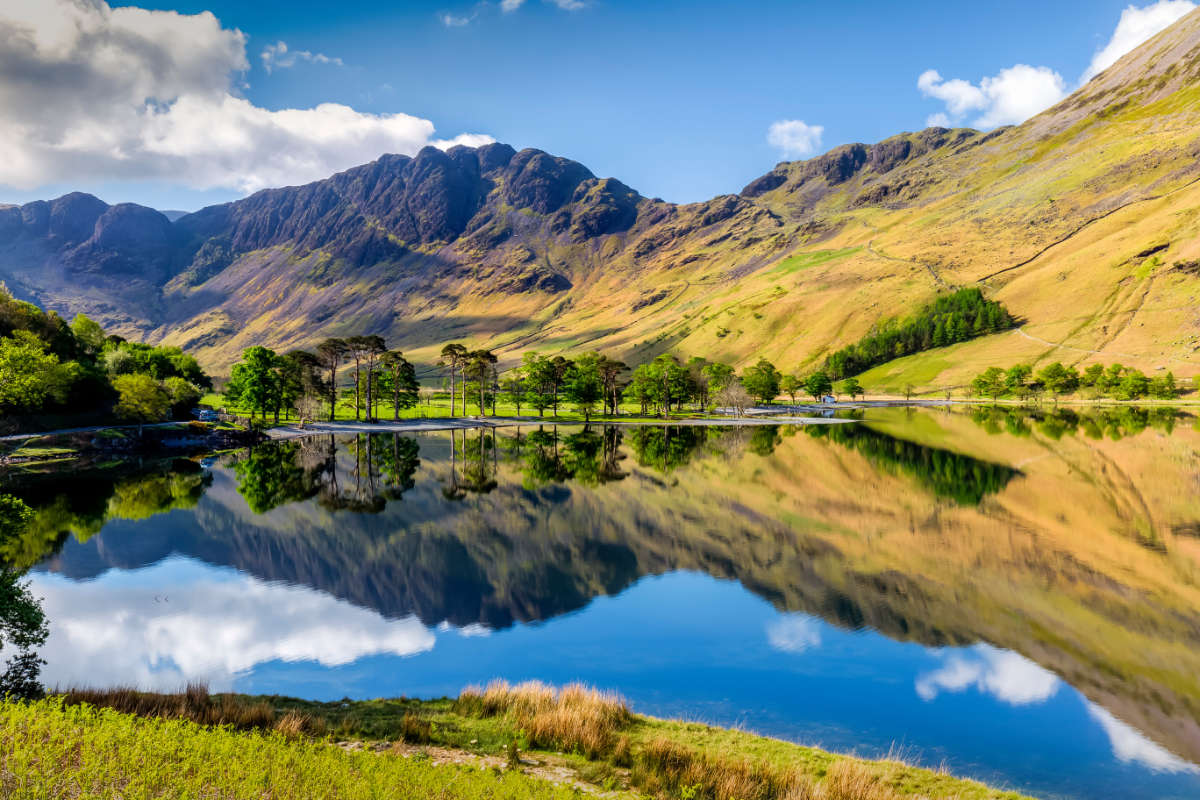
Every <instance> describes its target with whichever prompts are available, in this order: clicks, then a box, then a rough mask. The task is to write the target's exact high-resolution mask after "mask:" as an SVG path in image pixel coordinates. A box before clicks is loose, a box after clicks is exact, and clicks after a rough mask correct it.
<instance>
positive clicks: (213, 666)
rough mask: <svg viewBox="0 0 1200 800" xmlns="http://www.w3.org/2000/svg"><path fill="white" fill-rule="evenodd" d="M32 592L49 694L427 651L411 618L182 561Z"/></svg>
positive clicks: (227, 684)
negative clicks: (43, 630)
mask: <svg viewBox="0 0 1200 800" xmlns="http://www.w3.org/2000/svg"><path fill="white" fill-rule="evenodd" d="M31 583H32V589H33V593H34V594H35V595H37V596H40V597H42V598H43V607H44V609H45V611H46V616H47V617H48V618H49V620H50V638H49V639H48V640H47V642H46V645H45V646H44V647H43V648H42V650H41V655H42V657H43V658H45V659H46V661H47V664H46V667H45V669H44V671H43V678H44V680H45V682H46V683H47V685H50V686H63V687H65V686H80V685H99V686H121V685H128V684H129V683H133V684H136V685H137V686H139V687H141V688H146V689H167V690H174V689H178V688H179V687H180V686H182V685H184V684H185V683H186V682H188V681H207V682H208V683H209V685H210V686H211V687H212V688H213V689H214V690H228V689H230V688H232V686H233V682H234V680H235V678H236V677H237V676H238V675H241V674H245V673H247V672H249V671H252V670H253V669H254V668H255V667H256V666H258V665H259V664H264V663H267V662H271V661H285V662H304V661H307V662H314V663H317V664H320V665H321V666H323V667H327V668H331V667H338V666H342V665H345V664H350V663H352V662H354V661H357V660H358V659H360V658H363V657H365V656H372V655H396V656H410V655H416V654H418V653H422V652H425V651H428V650H431V649H432V648H433V646H434V644H435V642H436V635H435V634H434V633H433V632H432V631H430V630H429V629H428V628H426V627H425V626H424V625H422V624H421V622H420V621H419V620H417V619H416V618H415V617H408V618H405V619H400V620H388V619H385V618H384V617H382V616H380V615H379V614H378V613H376V612H374V611H369V610H367V609H363V608H359V607H358V606H354V605H351V604H350V603H347V602H345V601H343V600H338V599H336V598H334V597H331V596H330V595H327V594H324V593H322V592H318V591H314V590H312V589H308V588H303V587H296V586H286V585H283V584H279V583H269V582H267V581H262V580H258V579H257V578H253V577H250V576H248V575H241V574H237V573H234V572H233V571H231V570H227V569H221V568H216V567H211V566H208V565H205V564H201V563H199V562H196V561H191V560H188V559H180V558H175V559H169V560H167V561H163V562H161V563H159V564H156V565H155V566H152V567H148V568H146V569H141V570H135V571H131V572H128V573H122V574H120V575H119V576H116V577H114V578H112V579H106V580H103V581H82V582H76V581H72V580H68V579H66V578H62V577H60V576H57V575H48V574H36V575H34V576H33V579H32V581H31ZM473 633H475V632H474V631H466V632H465V634H466V635H471V634H473Z"/></svg>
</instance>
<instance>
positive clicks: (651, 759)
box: [630, 738, 899, 800]
mask: <svg viewBox="0 0 1200 800" xmlns="http://www.w3.org/2000/svg"><path fill="white" fill-rule="evenodd" d="M630 780H631V781H632V783H633V785H635V786H637V787H638V788H639V789H641V790H642V791H645V792H647V793H649V794H653V795H657V796H660V797H668V796H669V797H679V796H688V797H692V798H696V800H898V798H899V795H898V794H896V792H895V791H894V790H893V789H892V788H891V787H890V786H888V785H887V784H886V783H884V782H883V781H882V780H881V779H880V778H879V777H878V776H877V775H875V774H873V773H872V772H870V771H869V770H868V769H867V768H866V767H865V766H863V765H861V764H858V763H856V762H854V761H851V760H849V759H842V760H839V761H835V762H833V763H832V764H831V765H830V767H829V770H828V772H827V773H826V774H825V777H824V779H823V780H822V781H820V782H815V781H814V780H813V779H812V777H811V776H809V775H807V774H805V773H804V772H802V771H801V770H799V769H797V768H795V767H778V766H773V765H771V764H769V763H767V762H765V761H751V760H749V759H745V758H738V757H730V756H725V755H712V754H708V753H702V752H700V751H698V750H693V749H691V748H689V747H686V746H684V745H681V744H679V743H677V742H673V741H671V740H670V739H667V738H658V739H654V740H652V741H650V742H647V743H646V745H645V747H643V748H642V751H641V752H640V753H639V756H638V759H637V761H636V763H635V765H634V768H633V771H632V773H631V775H630Z"/></svg>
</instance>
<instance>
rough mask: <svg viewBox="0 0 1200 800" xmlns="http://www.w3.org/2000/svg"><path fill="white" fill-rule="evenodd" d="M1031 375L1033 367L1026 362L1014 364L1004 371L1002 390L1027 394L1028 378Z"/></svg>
mask: <svg viewBox="0 0 1200 800" xmlns="http://www.w3.org/2000/svg"><path fill="white" fill-rule="evenodd" d="M1032 375H1033V367H1031V366H1029V365H1028V364H1015V365H1013V366H1011V367H1009V368H1008V371H1007V372H1005V373H1004V391H1005V393H1006V394H1015V395H1018V396H1021V397H1028V395H1029V379H1030V377H1032Z"/></svg>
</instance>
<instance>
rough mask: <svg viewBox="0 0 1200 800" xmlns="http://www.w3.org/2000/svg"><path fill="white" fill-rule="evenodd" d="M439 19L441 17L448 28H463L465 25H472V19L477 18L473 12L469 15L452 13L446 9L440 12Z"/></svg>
mask: <svg viewBox="0 0 1200 800" xmlns="http://www.w3.org/2000/svg"><path fill="white" fill-rule="evenodd" d="M438 19H440V20H441V21H442V24H443V25H445V26H446V27H447V28H461V27H463V26H464V25H470V24H471V21H472V20H473V19H475V15H474V14H472V15H471V16H469V17H468V16H464V15H462V14H451V13H450V12H448V11H445V12H442V13H441V14H438Z"/></svg>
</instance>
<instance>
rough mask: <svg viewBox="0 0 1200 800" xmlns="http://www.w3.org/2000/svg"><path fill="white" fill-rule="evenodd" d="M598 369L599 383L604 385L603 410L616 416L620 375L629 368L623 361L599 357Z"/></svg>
mask: <svg viewBox="0 0 1200 800" xmlns="http://www.w3.org/2000/svg"><path fill="white" fill-rule="evenodd" d="M599 369H600V382H601V383H602V384H603V385H604V405H605V409H606V410H607V411H608V412H609V413H611V414H613V415H616V414H617V413H619V411H620V408H621V389H622V386H621V375H622V374H623V373H625V372H627V371H628V370H629V367H628V366H627V365H626V364H625V362H623V361H617V360H616V359H612V358H609V357H608V356H601V357H600V364H599Z"/></svg>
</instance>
